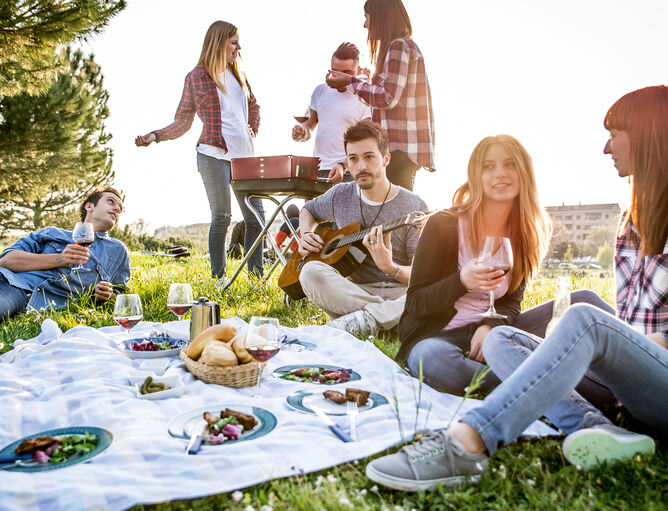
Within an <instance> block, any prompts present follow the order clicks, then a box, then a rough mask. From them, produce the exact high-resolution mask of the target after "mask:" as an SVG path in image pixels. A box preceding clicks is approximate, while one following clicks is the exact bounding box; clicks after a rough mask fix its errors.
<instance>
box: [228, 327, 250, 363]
mask: <svg viewBox="0 0 668 511" xmlns="http://www.w3.org/2000/svg"><path fill="white" fill-rule="evenodd" d="M245 342H246V336H245V335H241V334H239V335H237V336H236V337H235V338H234V339H232V342H231V343H230V344H231V345H232V349H233V350H234V354H235V355H236V356H237V358H238V359H239V362H241V363H242V364H248V363H249V362H252V361H253V357H251V356H250V355H249V354H248V352H247V351H246V347H245V346H244V343H245Z"/></svg>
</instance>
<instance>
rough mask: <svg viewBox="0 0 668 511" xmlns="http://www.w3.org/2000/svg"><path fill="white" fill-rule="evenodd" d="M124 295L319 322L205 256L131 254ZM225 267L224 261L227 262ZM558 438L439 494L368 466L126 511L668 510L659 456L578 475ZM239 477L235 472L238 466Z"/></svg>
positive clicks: (8, 340) (536, 443)
mask: <svg viewBox="0 0 668 511" xmlns="http://www.w3.org/2000/svg"><path fill="white" fill-rule="evenodd" d="M132 265H133V267H132V275H133V277H132V280H131V281H130V287H131V290H132V292H134V293H138V294H140V295H141V298H142V303H143V304H144V319H146V320H148V321H171V320H173V319H174V316H173V315H172V313H171V312H170V311H169V310H168V309H167V307H166V300H167V291H168V289H169V284H170V283H171V282H190V283H191V284H192V286H193V291H194V293H195V294H196V295H197V296H207V297H209V299H212V300H215V301H217V302H218V303H219V304H220V306H221V315H222V316H223V317H229V316H239V317H240V318H242V319H244V320H248V319H249V318H250V317H251V316H253V315H269V316H274V317H277V318H279V320H280V322H281V324H283V325H286V326H292V327H294V326H298V325H307V324H321V323H324V322H325V321H326V317H325V315H324V314H322V313H321V312H320V311H319V310H317V309H316V308H315V307H313V306H312V305H310V304H307V303H304V304H300V305H297V306H293V307H292V308H287V307H286V306H285V305H284V304H283V301H282V298H283V294H282V292H281V291H280V290H279V289H278V287H277V286H276V276H274V277H273V279H272V280H271V281H270V282H269V283H266V284H265V283H262V282H257V281H254V280H249V278H248V277H247V276H246V273H245V272H242V273H241V275H240V277H239V278H238V279H237V281H236V282H235V283H234V285H233V286H232V287H231V288H230V289H228V290H227V291H226V292H225V293H224V294H223V293H221V292H220V291H219V290H218V289H217V288H216V287H215V286H214V281H213V279H211V278H210V276H209V266H208V259H207V258H205V257H202V256H194V257H191V258H190V259H188V260H185V261H171V260H165V259H162V258H157V257H152V256H145V255H139V254H133V255H132ZM232 265H234V263H232ZM553 284H554V280H553V278H540V279H538V280H537V281H536V282H535V283H534V284H533V285H532V286H530V287H529V288H528V289H527V292H526V293H525V300H524V303H523V307H524V308H527V307H531V306H533V305H536V304H539V303H542V302H544V301H546V300H548V299H550V298H552V296H553V292H554V289H553V288H554V286H553ZM572 288H573V289H580V288H589V289H593V290H594V291H596V292H597V293H599V294H600V295H601V296H602V297H603V298H604V299H606V300H607V301H609V302H611V303H613V301H614V299H613V284H612V281H611V280H610V279H601V278H599V277H598V273H596V274H593V275H592V276H591V277H589V276H586V277H584V278H577V279H573V282H572ZM112 310H113V306H112V304H111V303H108V304H104V305H102V306H99V305H98V306H96V304H95V303H94V300H93V299H92V298H91V297H83V298H82V299H80V300H78V301H77V302H74V303H72V304H71V305H70V307H69V308H68V309H65V310H59V311H55V312H48V313H45V314H29V315H28V314H26V315H22V316H17V317H15V318H12V319H11V320H8V321H5V322H4V323H2V324H0V342H2V343H4V344H5V346H4V348H2V349H1V350H0V352H4V351H7V350H9V349H11V346H12V344H13V341H14V340H15V339H17V338H30V337H34V336H35V335H37V334H38V333H39V329H40V325H41V323H42V321H43V320H44V319H45V318H46V317H50V318H52V319H53V320H55V321H56V322H57V323H58V324H59V326H60V327H61V328H62V329H63V330H67V329H69V328H71V327H73V326H75V325H81V324H84V325H90V326H94V327H100V326H106V325H113V324H115V323H114V320H113V317H112ZM373 342H374V343H375V344H376V345H377V346H378V347H379V348H380V349H381V350H383V351H384V352H385V353H386V354H388V355H389V356H394V354H395V353H396V351H397V349H398V340H397V339H396V338H394V337H391V336H381V337H378V338H375V339H373ZM560 446H561V440H559V439H538V440H526V439H524V440H521V441H519V442H518V443H516V444H514V445H513V446H511V447H509V448H505V449H501V450H500V451H499V452H497V453H496V454H495V455H494V456H493V457H492V458H491V460H490V467H491V472H490V473H489V474H488V475H486V476H485V477H483V478H482V480H481V482H480V484H478V485H464V486H461V487H459V488H457V489H455V490H452V491H451V490H448V489H439V490H437V491H433V492H430V493H417V494H406V493H402V492H395V491H389V490H385V489H383V488H379V487H377V486H375V485H374V484H373V483H371V481H369V480H368V479H367V478H366V477H365V475H364V467H365V465H366V463H367V461H368V460H361V461H359V462H356V463H350V464H345V465H341V466H339V467H333V468H331V469H329V470H326V471H323V472H321V473H316V474H309V475H304V476H300V477H294V478H290V479H281V480H276V481H270V482H267V483H264V484H260V485H258V486H255V487H252V488H248V489H246V490H243V491H242V492H234V493H233V494H224V495H215V496H212V497H206V498H199V499H193V500H188V501H175V502H169V503H165V504H160V505H157V506H136V507H135V508H134V509H159V510H182V509H183V510H189V509H193V510H198V509H233V510H250V509H251V508H252V509H256V510H261V509H262V510H264V511H267V510H269V509H274V510H304V511H311V510H316V511H317V510H321V509H325V510H348V509H362V510H366V509H370V510H371V509H372V510H388V511H393V510H400V509H401V510H412V509H471V510H478V509H527V510H529V509H531V510H534V509H551V510H552V509H582V510H587V511H589V510H592V509H614V510H620V509H648V510H657V511H658V510H665V509H668V453H666V451H665V446H664V449H663V451H662V452H660V453H659V454H657V455H656V456H654V457H653V458H651V459H641V458H637V459H636V460H634V461H633V462H631V463H627V464H622V465H617V466H614V467H603V468H600V469H598V470H595V471H590V472H583V471H579V470H577V469H576V468H575V467H574V466H572V465H569V464H568V463H567V462H566V461H565V460H564V458H563V456H562V454H561V451H560ZM239 469H240V470H241V469H243V468H239Z"/></svg>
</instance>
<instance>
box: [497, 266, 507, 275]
mask: <svg viewBox="0 0 668 511" xmlns="http://www.w3.org/2000/svg"><path fill="white" fill-rule="evenodd" d="M498 270H501V271H503V274H504V275H505V274H506V273H508V272H509V271H510V266H508V265H506V266H502V265H499V266H494V271H498Z"/></svg>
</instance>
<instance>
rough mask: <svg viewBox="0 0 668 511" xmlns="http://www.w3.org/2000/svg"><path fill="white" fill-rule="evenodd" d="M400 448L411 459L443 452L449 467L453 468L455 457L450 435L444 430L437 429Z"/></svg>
mask: <svg viewBox="0 0 668 511" xmlns="http://www.w3.org/2000/svg"><path fill="white" fill-rule="evenodd" d="M402 450H403V451H404V452H405V453H406V455H407V456H408V457H409V458H411V459H412V460H415V459H424V458H426V457H430V456H435V455H436V454H438V453H440V452H442V453H445V454H446V456H447V458H448V463H449V465H450V468H451V469H453V470H454V463H455V459H454V452H453V451H454V449H453V445H452V438H450V435H448V434H447V433H446V432H445V431H438V432H436V433H433V434H431V435H429V436H427V437H424V438H422V439H420V440H419V441H418V442H417V443H415V444H413V445H407V446H405V447H404V448H403V449H402Z"/></svg>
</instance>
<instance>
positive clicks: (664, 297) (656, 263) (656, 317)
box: [615, 216, 668, 337]
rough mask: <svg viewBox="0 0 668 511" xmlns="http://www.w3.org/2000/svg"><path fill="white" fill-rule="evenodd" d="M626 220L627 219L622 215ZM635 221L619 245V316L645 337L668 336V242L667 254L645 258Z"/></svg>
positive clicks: (629, 225)
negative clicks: (638, 241)
mask: <svg viewBox="0 0 668 511" xmlns="http://www.w3.org/2000/svg"><path fill="white" fill-rule="evenodd" d="M622 218H624V216H622ZM631 232H635V233H636V236H637V231H636V230H635V228H634V227H633V224H632V223H631V220H630V219H629V222H628V224H627V227H626V230H625V231H624V232H623V233H622V234H620V235H619V236H618V237H617V240H616V243H615V285H616V288H617V316H619V319H621V320H623V321H626V322H627V323H628V324H630V325H631V326H633V327H635V328H636V329H637V330H639V331H640V332H642V333H644V334H651V333H654V332H661V333H662V334H663V336H664V337H666V335H668V240H666V245H665V247H664V249H663V254H657V255H652V256H647V257H642V256H641V255H640V254H639V253H638V247H637V246H636V245H635V244H634V243H633V241H632V239H631Z"/></svg>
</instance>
